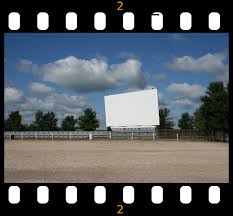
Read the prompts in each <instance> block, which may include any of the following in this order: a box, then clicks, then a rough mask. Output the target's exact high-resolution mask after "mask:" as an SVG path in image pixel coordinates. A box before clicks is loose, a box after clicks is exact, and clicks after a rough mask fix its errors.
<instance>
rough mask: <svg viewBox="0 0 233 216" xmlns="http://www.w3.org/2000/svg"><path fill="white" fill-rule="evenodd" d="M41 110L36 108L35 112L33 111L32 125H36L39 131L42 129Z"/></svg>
mask: <svg viewBox="0 0 233 216" xmlns="http://www.w3.org/2000/svg"><path fill="white" fill-rule="evenodd" d="M43 116H44V114H43V112H42V111H40V110H38V111H37V112H36V113H35V122H34V125H35V126H36V130H38V131H41V130H43Z"/></svg>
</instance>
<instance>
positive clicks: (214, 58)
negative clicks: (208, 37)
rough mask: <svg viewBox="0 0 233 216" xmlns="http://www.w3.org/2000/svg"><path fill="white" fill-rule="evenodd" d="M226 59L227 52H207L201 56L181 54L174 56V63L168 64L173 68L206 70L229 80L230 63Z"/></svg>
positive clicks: (194, 70)
mask: <svg viewBox="0 0 233 216" xmlns="http://www.w3.org/2000/svg"><path fill="white" fill-rule="evenodd" d="M226 59H227V54H226V52H223V53H213V54H212V53H207V54H205V55H203V56H201V57H199V58H194V57H192V56H181V57H176V58H174V59H173V61H172V63H169V64H167V66H168V67H169V68H170V69H172V70H180V71H186V72H204V73H208V74H211V75H214V76H216V77H217V78H218V79H221V80H223V81H227V80H228V79H229V78H228V76H229V75H228V74H229V65H228V64H226V63H225V62H224V61H225V60H226Z"/></svg>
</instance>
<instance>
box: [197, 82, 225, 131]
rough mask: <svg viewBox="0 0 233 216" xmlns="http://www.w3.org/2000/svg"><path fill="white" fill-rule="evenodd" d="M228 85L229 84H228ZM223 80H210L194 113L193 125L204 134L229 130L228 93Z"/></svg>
mask: <svg viewBox="0 0 233 216" xmlns="http://www.w3.org/2000/svg"><path fill="white" fill-rule="evenodd" d="M228 86H229V84H228ZM228 86H227V87H224V85H223V82H211V83H210V84H209V86H208V88H207V92H206V95H204V96H202V97H201V102H202V104H201V106H200V107H199V108H198V109H197V110H196V112H195V113H194V117H195V127H196V128H197V129H198V130H200V131H203V132H204V133H205V134H206V135H210V134H211V135H215V133H216V132H217V131H222V132H224V133H228V130H229V122H228V119H229V98H228V97H229V93H228V91H229V90H228V88H229V87H228Z"/></svg>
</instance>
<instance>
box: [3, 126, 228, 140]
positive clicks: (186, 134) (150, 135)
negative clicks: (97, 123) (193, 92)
mask: <svg viewBox="0 0 233 216" xmlns="http://www.w3.org/2000/svg"><path fill="white" fill-rule="evenodd" d="M101 138H102V139H149V140H162V139H171V140H177V141H178V140H193V141H194V140H200V141H201V140H207V141H226V136H225V135H224V134H223V133H221V134H220V133H218V134H217V135H215V136H204V135H202V134H200V133H199V132H198V131H196V130H191V129H190V130H189V129H187V130H180V129H155V130H154V131H145V130H144V131H140V130H125V131H123V130H122V131H119V130H118V131H104V130H102V131H98V130H96V131H5V132H4V139H50V140H54V139H69V140H74V139H101ZM227 141H228V140H227Z"/></svg>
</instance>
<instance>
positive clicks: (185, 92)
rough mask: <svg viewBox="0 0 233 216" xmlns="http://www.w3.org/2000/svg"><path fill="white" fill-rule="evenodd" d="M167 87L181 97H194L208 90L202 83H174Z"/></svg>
mask: <svg viewBox="0 0 233 216" xmlns="http://www.w3.org/2000/svg"><path fill="white" fill-rule="evenodd" d="M167 89H168V91H170V92H172V93H174V94H175V95H177V96H179V97H186V98H194V99H195V98H199V97H200V96H202V95H204V94H205V91H206V88H205V87H203V86H201V85H196V84H188V83H172V84H170V85H169V86H168V87H167Z"/></svg>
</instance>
